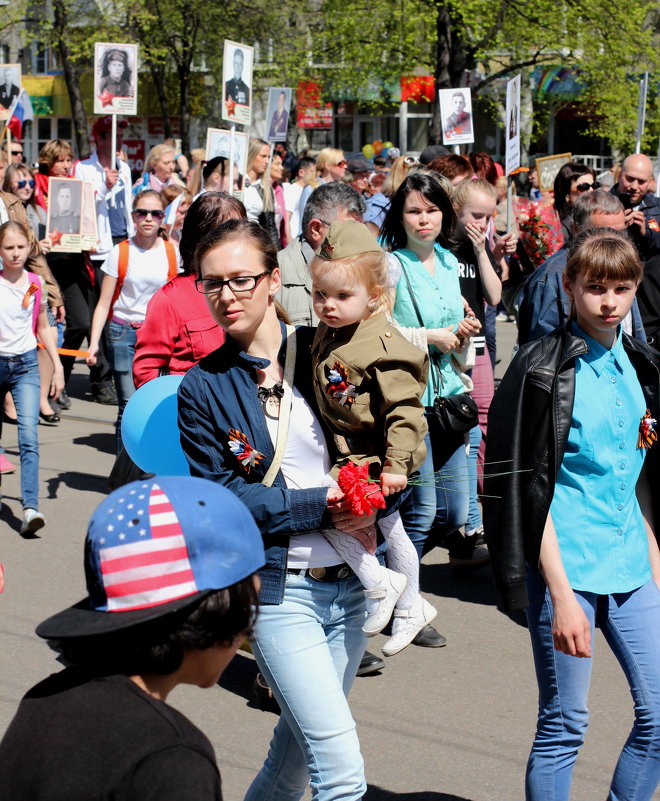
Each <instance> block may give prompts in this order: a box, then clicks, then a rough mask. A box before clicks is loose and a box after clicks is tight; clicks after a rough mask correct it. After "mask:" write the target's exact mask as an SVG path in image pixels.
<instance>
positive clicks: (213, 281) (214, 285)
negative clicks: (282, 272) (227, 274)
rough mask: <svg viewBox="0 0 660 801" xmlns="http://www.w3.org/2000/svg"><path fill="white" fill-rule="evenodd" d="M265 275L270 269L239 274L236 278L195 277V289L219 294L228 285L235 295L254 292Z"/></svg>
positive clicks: (205, 293)
mask: <svg viewBox="0 0 660 801" xmlns="http://www.w3.org/2000/svg"><path fill="white" fill-rule="evenodd" d="M264 275H268V270H265V271H264V272H263V273H259V275H237V276H236V278H228V279H227V280H226V281H221V280H220V279H219V278H195V289H196V290H197V291H198V292H201V293H202V295H219V294H220V293H221V292H222V290H223V289H224V288H225V287H226V286H228V287H229V289H231V291H232V292H233V293H234V294H235V295H240V293H241V292H252V290H253V289H254V288H255V287H256V285H257V282H258V281H259V279H260V278H263V277H264Z"/></svg>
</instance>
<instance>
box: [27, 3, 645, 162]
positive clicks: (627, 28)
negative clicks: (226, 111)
mask: <svg viewBox="0 0 660 801" xmlns="http://www.w3.org/2000/svg"><path fill="white" fill-rule="evenodd" d="M20 3H26V4H27V3H28V0H16V2H14V3H13V4H12V7H13V9H15V8H17V7H19V6H20ZM50 7H51V9H52V11H53V12H54V13H52V14H51V15H50V16H48V17H46V18H44V17H43V6H41V5H40V6H39V7H35V6H34V5H26V6H25V14H24V16H25V17H26V18H30V14H32V16H31V18H32V23H31V26H32V29H35V28H36V29H38V35H39V37H40V38H41V40H48V41H51V42H53V44H54V45H55V46H56V47H57V49H58V51H59V53H60V57H61V60H62V63H63V67H64V71H65V77H66V79H67V85H68V86H69V95H70V98H71V104H72V108H73V109H74V116H75V121H76V132H77V134H78V135H79V136H80V137H81V138H85V137H86V128H85V126H86V122H85V121H84V118H85V113H84V112H85V109H84V106H83V105H82V99H81V97H80V88H79V85H77V84H78V81H79V77H80V75H81V74H83V73H84V72H85V71H87V70H89V69H90V68H91V65H92V63H93V44H94V42H95V41H99V40H102V39H105V40H106V41H127V40H129V41H130V40H133V41H137V42H138V43H139V44H140V59H141V63H142V64H143V66H146V68H147V69H148V72H149V75H150V77H151V80H152V82H153V85H154V87H155V90H156V94H157V96H158V101H159V105H160V109H161V113H162V116H163V119H164V122H165V130H166V133H171V128H170V126H169V118H170V116H171V115H173V114H175V113H176V114H178V115H179V116H180V118H181V125H182V131H181V132H182V146H183V148H184V150H187V149H188V148H189V130H190V121H191V116H192V115H193V114H194V113H199V112H200V111H202V110H204V109H217V108H218V107H219V102H220V96H221V91H220V87H221V80H222V77H221V76H222V51H223V40H224V39H225V38H228V39H233V40H236V41H240V42H244V43H246V44H256V45H257V48H258V50H257V54H258V58H257V59H256V63H255V81H257V82H260V83H261V84H262V85H264V86H274V85H289V86H294V87H295V86H296V84H297V82H298V81H300V80H307V81H317V82H318V83H319V84H321V85H322V86H323V87H324V90H325V92H326V93H327V96H328V97H331V98H333V99H341V98H344V99H355V100H358V101H360V102H362V103H364V104H371V106H372V107H373V108H377V107H382V106H383V105H386V104H388V103H391V102H392V101H393V99H394V98H396V97H397V96H398V93H397V90H398V84H399V79H400V77H401V76H402V75H410V74H417V75H419V74H432V75H433V76H434V77H435V84H436V87H437V88H448V87H451V86H459V85H470V86H471V88H472V93H473V96H474V97H475V98H476V99H477V102H479V98H483V100H484V101H486V102H488V103H490V104H491V105H492V107H493V108H494V109H497V107H498V105H500V106H501V102H502V98H503V95H504V84H505V82H506V80H507V79H508V78H510V77H512V76H513V75H515V74H516V73H518V72H523V84H524V85H525V86H526V87H527V88H528V91H529V92H530V103H531V102H532V101H534V102H536V103H537V108H538V112H539V114H538V115H537V119H541V118H542V117H543V115H544V114H545V113H546V111H547V109H546V108H545V107H544V101H543V98H540V97H534V95H533V91H532V90H533V87H531V82H530V80H529V75H530V71H531V70H532V69H533V68H534V67H535V66H538V65H548V66H554V65H557V66H559V65H563V66H570V67H574V68H576V69H577V70H578V71H579V75H580V79H581V81H582V83H583V85H584V92H583V95H582V96H581V98H580V99H579V106H580V108H581V110H582V111H583V112H584V115H585V118H586V119H587V120H588V125H589V128H590V130H591V132H593V133H595V134H597V135H600V136H604V137H606V138H607V139H608V140H609V141H610V142H611V144H612V145H613V146H614V147H615V148H620V149H629V148H630V146H631V144H632V143H633V140H634V134H635V126H636V117H637V86H638V83H637V82H638V78H639V76H640V74H641V73H642V72H643V71H644V70H649V72H650V74H651V86H652V87H657V83H658V80H660V68H659V65H658V52H657V46H655V45H657V37H658V25H659V24H658V19H659V18H660V11H658V8H657V7H656V4H655V3H654V2H653V0H631V2H629V3H627V4H623V3H611V4H604V3H602V0H460V2H459V0H449V1H448V2H441V1H440V0H305V2H303V1H302V0H281V1H280V2H279V3H278V4H273V3H272V2H268V0H225V1H224V2H222V3H214V2H209V0H114V2H110V0H96V2H91V0H52V2H51V4H50ZM35 8H36V9H37V14H36V16H35V14H34V12H30V11H29V9H35ZM18 16H19V17H20V16H21V15H20V14H19V15H18ZM200 64H204V65H205V67H206V72H205V73H204V76H205V84H206V88H205V89H204V88H203V87H202V85H201V82H200V81H199V80H198V78H199V76H198V75H197V80H196V79H195V78H196V76H195V67H196V66H199V65H200ZM655 95H657V91H655V90H653V91H651V92H650V98H651V102H650V113H649V116H648V122H649V125H648V126H647V130H648V132H649V133H648V136H649V138H650V137H652V136H655V135H657V129H658V125H659V123H660V120H659V117H660V114H659V112H658V109H657V104H656V102H655ZM530 108H531V106H530ZM87 111H88V112H89V111H90V110H89V109H88V110H87ZM438 127H439V126H438ZM531 133H532V123H531V120H530V122H529V125H528V126H527V136H528V138H529V137H530V136H531ZM79 141H80V140H79Z"/></svg>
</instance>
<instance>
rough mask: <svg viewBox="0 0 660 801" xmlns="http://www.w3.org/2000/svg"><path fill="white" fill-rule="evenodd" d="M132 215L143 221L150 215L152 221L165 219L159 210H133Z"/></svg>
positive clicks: (163, 213) (162, 212)
mask: <svg viewBox="0 0 660 801" xmlns="http://www.w3.org/2000/svg"><path fill="white" fill-rule="evenodd" d="M133 214H135V216H136V217H137V218H138V219H139V220H144V219H145V217H148V216H149V215H150V214H151V216H152V217H153V218H154V220H164V219H165V212H164V211H162V210H161V209H133Z"/></svg>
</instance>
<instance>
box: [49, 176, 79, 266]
mask: <svg viewBox="0 0 660 801" xmlns="http://www.w3.org/2000/svg"><path fill="white" fill-rule="evenodd" d="M82 184H83V182H82V181H77V180H74V179H72V178H49V180H48V221H47V234H48V235H52V236H51V238H52V240H53V250H66V251H75V250H80V233H81V210H82Z"/></svg>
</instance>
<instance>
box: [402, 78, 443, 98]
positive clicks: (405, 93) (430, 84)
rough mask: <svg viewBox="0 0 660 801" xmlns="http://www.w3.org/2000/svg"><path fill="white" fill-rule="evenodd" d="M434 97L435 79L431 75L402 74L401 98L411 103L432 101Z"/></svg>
mask: <svg viewBox="0 0 660 801" xmlns="http://www.w3.org/2000/svg"><path fill="white" fill-rule="evenodd" d="M434 99H435V80H434V79H433V76H432V75H402V76H401V100H402V101H405V100H409V101H410V102H411V103H432V102H433V100H434Z"/></svg>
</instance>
